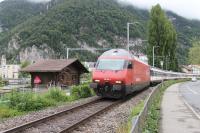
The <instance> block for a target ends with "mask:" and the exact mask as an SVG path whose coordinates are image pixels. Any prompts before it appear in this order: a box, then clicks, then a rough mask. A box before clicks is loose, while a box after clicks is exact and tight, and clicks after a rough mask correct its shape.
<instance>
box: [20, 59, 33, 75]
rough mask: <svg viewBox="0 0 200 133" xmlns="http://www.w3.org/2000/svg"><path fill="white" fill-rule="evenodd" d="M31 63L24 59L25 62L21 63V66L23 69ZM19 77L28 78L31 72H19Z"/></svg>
mask: <svg viewBox="0 0 200 133" xmlns="http://www.w3.org/2000/svg"><path fill="white" fill-rule="evenodd" d="M30 64H31V63H30V62H29V61H24V62H22V63H21V65H20V68H21V69H23V68H25V67H27V66H28V65H30ZM19 77H20V78H27V77H29V74H28V73H25V72H20V73H19Z"/></svg>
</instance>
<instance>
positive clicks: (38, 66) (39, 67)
mask: <svg viewBox="0 0 200 133" xmlns="http://www.w3.org/2000/svg"><path fill="white" fill-rule="evenodd" d="M70 65H72V66H74V67H75V68H77V69H78V70H80V72H81V73H87V72H88V70H87V69H86V68H85V67H84V66H83V65H82V64H81V62H80V61H79V60H78V59H48V60H41V61H38V62H36V63H34V64H32V65H29V66H27V67H26V68H24V69H22V70H21V71H22V72H60V71H62V70H63V69H64V68H65V67H68V66H70Z"/></svg>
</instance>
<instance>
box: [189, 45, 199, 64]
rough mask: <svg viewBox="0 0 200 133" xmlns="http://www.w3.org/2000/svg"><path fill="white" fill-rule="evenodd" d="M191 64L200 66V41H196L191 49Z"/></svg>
mask: <svg viewBox="0 0 200 133" xmlns="http://www.w3.org/2000/svg"><path fill="white" fill-rule="evenodd" d="M189 63H190V64H196V65H199V64H200V41H194V43H193V46H192V47H191V48H190V49H189Z"/></svg>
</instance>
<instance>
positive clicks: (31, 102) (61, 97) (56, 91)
mask: <svg viewBox="0 0 200 133" xmlns="http://www.w3.org/2000/svg"><path fill="white" fill-rule="evenodd" d="M93 95H94V92H93V91H92V89H90V88H89V85H88V83H84V84H82V85H79V86H72V88H71V95H70V96H67V95H66V93H65V92H64V91H62V90H60V88H56V87H53V88H50V89H49V90H48V92H46V93H44V94H37V93H34V92H24V93H23V92H17V91H16V90H13V91H12V92H11V93H10V94H7V95H5V96H4V98H3V99H2V101H4V102H1V103H0V119H1V118H8V117H13V116H17V115H22V114H25V113H27V112H29V111H37V110H41V109H44V108H46V107H50V106H58V105H61V104H64V103H67V102H72V101H75V100H78V99H81V98H87V97H90V96H93Z"/></svg>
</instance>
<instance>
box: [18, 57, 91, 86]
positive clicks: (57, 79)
mask: <svg viewBox="0 0 200 133" xmlns="http://www.w3.org/2000/svg"><path fill="white" fill-rule="evenodd" d="M21 71H22V72H28V73H30V74H31V86H32V88H34V87H35V85H38V86H44V87H46V86H50V85H58V86H71V85H78V84H79V83H80V75H81V74H83V73H88V70H87V69H86V68H85V67H84V66H83V65H82V64H81V62H80V61H79V60H77V59H68V60H66V59H58V60H57V59H48V60H41V61H38V62H36V63H34V64H32V65H29V66H28V67H26V68H24V69H22V70H21Z"/></svg>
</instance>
